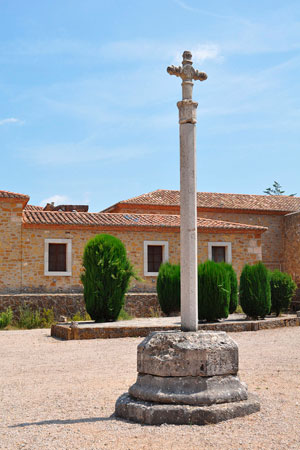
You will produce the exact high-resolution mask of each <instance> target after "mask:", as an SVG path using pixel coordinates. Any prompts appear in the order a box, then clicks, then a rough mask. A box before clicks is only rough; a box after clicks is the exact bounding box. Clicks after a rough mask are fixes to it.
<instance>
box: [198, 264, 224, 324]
mask: <svg viewBox="0 0 300 450" xmlns="http://www.w3.org/2000/svg"><path fill="white" fill-rule="evenodd" d="M229 301H230V280H229V275H228V272H227V270H226V269H225V267H224V265H222V264H218V263H215V262H214V261H206V262H205V263H203V264H199V266H198V317H199V320H203V319H206V320H208V321H213V320H218V319H222V318H226V317H228V314H229Z"/></svg>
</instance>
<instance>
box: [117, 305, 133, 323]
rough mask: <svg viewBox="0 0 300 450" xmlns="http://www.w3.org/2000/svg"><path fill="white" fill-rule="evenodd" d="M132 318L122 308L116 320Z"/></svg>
mask: <svg viewBox="0 0 300 450" xmlns="http://www.w3.org/2000/svg"><path fill="white" fill-rule="evenodd" d="M132 318H133V317H132V316H131V315H130V314H129V313H128V312H127V311H125V309H124V308H122V309H121V311H120V313H119V315H118V319H117V320H131V319H132Z"/></svg>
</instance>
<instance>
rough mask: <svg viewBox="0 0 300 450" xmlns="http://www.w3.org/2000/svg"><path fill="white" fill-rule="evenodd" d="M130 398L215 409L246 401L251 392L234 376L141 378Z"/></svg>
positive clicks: (143, 376) (131, 391) (130, 392)
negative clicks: (216, 406) (223, 405)
mask: <svg viewBox="0 0 300 450" xmlns="http://www.w3.org/2000/svg"><path fill="white" fill-rule="evenodd" d="M129 394H130V395H131V396H132V397H135V398H137V399H139V400H144V401H148V402H158V403H175V404H186V405H194V406H195V405H198V406H200V405H212V404H214V403H216V404H217V403H228V402H238V401H241V400H247V398H248V391H247V386H246V385H245V383H241V381H240V380H239V378H238V377H237V376H234V375H228V376H221V377H156V376H153V375H141V374H139V375H138V377H137V380H136V383H135V384H134V385H132V386H131V387H130V388H129Z"/></svg>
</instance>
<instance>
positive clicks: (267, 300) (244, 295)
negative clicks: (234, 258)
mask: <svg viewBox="0 0 300 450" xmlns="http://www.w3.org/2000/svg"><path fill="white" fill-rule="evenodd" d="M240 304H241V307H242V308H243V310H244V313H245V314H247V316H249V317H253V318H257V317H265V316H266V314H269V312H270V309H271V288H270V276H269V272H268V270H267V268H266V267H265V266H264V264H263V263H262V262H259V263H257V264H254V265H253V266H250V265H248V264H246V265H245V266H244V268H243V270H242V273H241V278H240Z"/></svg>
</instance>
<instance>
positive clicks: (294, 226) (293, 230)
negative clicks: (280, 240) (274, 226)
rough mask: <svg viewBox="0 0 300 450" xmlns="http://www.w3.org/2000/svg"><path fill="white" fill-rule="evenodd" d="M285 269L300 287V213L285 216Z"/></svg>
mask: <svg viewBox="0 0 300 450" xmlns="http://www.w3.org/2000/svg"><path fill="white" fill-rule="evenodd" d="M284 225H285V227H284V270H285V271H286V272H288V273H289V274H291V276H292V277H293V279H294V281H295V282H296V283H297V285H298V286H299V287H300V213H294V214H288V215H287V216H285V224H284Z"/></svg>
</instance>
